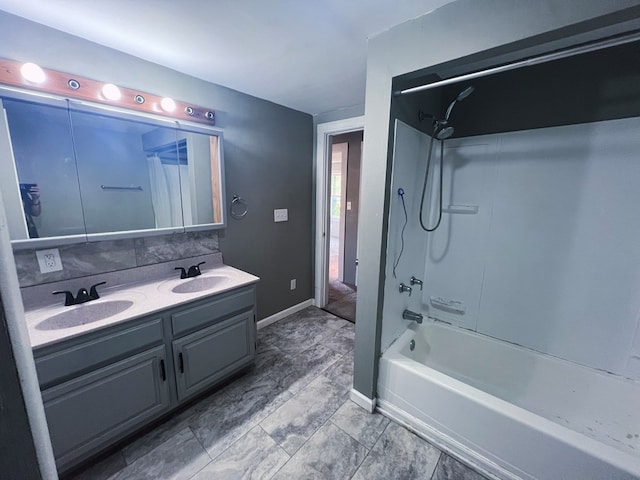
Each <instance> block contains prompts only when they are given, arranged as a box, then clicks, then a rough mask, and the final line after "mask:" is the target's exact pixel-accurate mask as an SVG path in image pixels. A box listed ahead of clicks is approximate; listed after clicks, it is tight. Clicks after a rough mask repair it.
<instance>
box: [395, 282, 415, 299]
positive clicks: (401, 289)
mask: <svg viewBox="0 0 640 480" xmlns="http://www.w3.org/2000/svg"><path fill="white" fill-rule="evenodd" d="M411 290H413V289H412V288H411V287H410V286H409V285H405V284H404V283H401V284H400V287H399V288H398V291H399V292H400V293H404V292H409V296H411Z"/></svg>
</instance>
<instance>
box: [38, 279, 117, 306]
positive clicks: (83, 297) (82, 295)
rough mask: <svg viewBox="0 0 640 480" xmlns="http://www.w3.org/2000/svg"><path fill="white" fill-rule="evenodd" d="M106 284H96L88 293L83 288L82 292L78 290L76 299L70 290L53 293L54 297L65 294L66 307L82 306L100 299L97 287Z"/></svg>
mask: <svg viewBox="0 0 640 480" xmlns="http://www.w3.org/2000/svg"><path fill="white" fill-rule="evenodd" d="M105 283H107V282H100V283H96V284H95V285H92V286H91V288H90V289H89V291H88V292H87V289H86V288H81V289H80V290H78V294H77V295H76V297H75V298H73V293H71V292H70V291H69V290H57V291H55V292H51V293H52V294H53V295H60V294H63V293H64V295H65V299H64V306H65V307H68V306H70V305H80V304H81V303H86V302H90V301H91V300H97V299H99V298H100V295H99V294H98V290H96V287H99V286H100V285H104V284H105Z"/></svg>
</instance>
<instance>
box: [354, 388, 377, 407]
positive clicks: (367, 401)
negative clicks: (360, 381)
mask: <svg viewBox="0 0 640 480" xmlns="http://www.w3.org/2000/svg"><path fill="white" fill-rule="evenodd" d="M349 398H350V399H351V401H352V402H353V403H355V404H356V405H358V406H360V407H362V408H364V409H365V410H366V411H367V412H369V413H373V411H374V410H375V409H376V399H375V398H367V397H365V396H364V395H363V394H361V393H360V392H359V391H357V390H355V389H353V388H352V389H351V391H350V392H349Z"/></svg>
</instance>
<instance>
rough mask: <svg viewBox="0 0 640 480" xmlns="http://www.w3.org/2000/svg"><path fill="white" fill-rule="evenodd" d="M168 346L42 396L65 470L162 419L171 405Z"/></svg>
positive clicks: (52, 442) (54, 440) (57, 460)
mask: <svg viewBox="0 0 640 480" xmlns="http://www.w3.org/2000/svg"><path fill="white" fill-rule="evenodd" d="M163 362H165V349H164V346H160V347H155V348H153V349H151V350H147V351H145V352H142V353H139V354H137V355H134V356H132V357H129V358H126V359H124V360H121V361H119V362H116V363H114V364H112V365H109V366H107V367H104V368H101V369H98V370H95V371H93V372H90V373H87V374H85V375H82V376H80V377H78V378H75V379H73V380H70V381H68V382H65V383H62V384H60V385H57V386H55V387H52V388H49V389H47V390H44V391H43V392H42V400H43V403H44V410H45V415H46V417H47V423H48V425H49V433H50V435H51V444H52V446H53V453H54V455H55V457H56V464H57V465H58V468H59V469H60V470H64V469H65V468H68V466H69V465H72V464H74V463H77V461H78V460H81V459H82V458H84V457H87V456H89V455H92V454H93V453H95V452H96V451H98V450H100V449H101V448H104V446H105V445H107V444H108V443H109V442H110V441H113V440H115V439H118V438H121V437H123V436H124V435H126V434H128V433H131V432H132V431H133V430H135V429H136V428H137V427H139V426H141V425H143V424H144V423H146V422H148V421H149V420H150V419H152V418H155V417H157V416H159V415H160V414H161V413H163V412H164V411H166V410H167V409H168V408H169V405H170V394H169V383H168V381H167V378H166V373H165V370H164V369H165V368H166V366H165V365H163Z"/></svg>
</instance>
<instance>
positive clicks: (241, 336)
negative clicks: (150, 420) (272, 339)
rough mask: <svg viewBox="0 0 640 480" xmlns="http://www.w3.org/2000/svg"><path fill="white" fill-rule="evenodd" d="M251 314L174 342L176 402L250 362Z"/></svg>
mask: <svg viewBox="0 0 640 480" xmlns="http://www.w3.org/2000/svg"><path fill="white" fill-rule="evenodd" d="M254 328H255V326H254V317H253V311H251V312H245V313H242V314H240V315H236V316H234V317H231V318H229V319H227V320H224V321H222V322H219V323H216V324H214V325H212V326H210V327H207V328H204V329H202V330H199V331H197V332H195V333H192V334H190V335H187V336H185V337H183V338H180V339H179V340H175V341H174V342H173V358H174V362H175V365H174V368H175V370H176V380H177V386H178V400H179V401H182V400H184V399H185V398H188V397H190V396H192V395H195V394H196V393H198V392H200V391H201V390H203V389H205V388H207V387H208V386H210V385H212V384H214V383H216V382H218V381H219V380H221V379H223V378H224V377H225V376H227V375H228V374H229V373H232V372H233V371H234V370H238V369H239V368H241V367H242V366H244V365H247V364H249V363H251V362H252V361H253V358H254V356H255V340H254V335H253V334H252V329H254Z"/></svg>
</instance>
